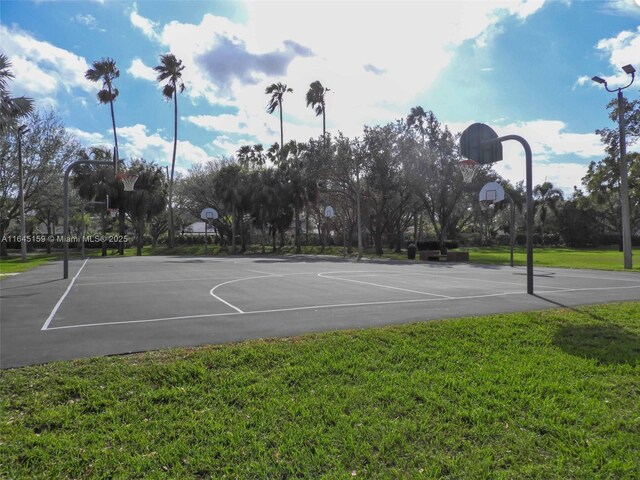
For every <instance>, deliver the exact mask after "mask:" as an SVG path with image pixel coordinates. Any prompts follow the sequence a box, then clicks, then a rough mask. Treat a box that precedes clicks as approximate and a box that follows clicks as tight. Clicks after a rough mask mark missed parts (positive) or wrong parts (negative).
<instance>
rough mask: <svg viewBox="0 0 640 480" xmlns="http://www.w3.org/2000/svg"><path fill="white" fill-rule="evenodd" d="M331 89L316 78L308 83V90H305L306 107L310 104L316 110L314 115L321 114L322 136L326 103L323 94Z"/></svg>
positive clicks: (324, 131)
mask: <svg viewBox="0 0 640 480" xmlns="http://www.w3.org/2000/svg"><path fill="white" fill-rule="evenodd" d="M330 91H331V90H330V89H328V88H326V87H323V86H322V84H321V83H320V82H319V81H318V80H316V81H315V82H312V83H311V84H310V85H309V91H308V92H307V107H309V106H311V108H313V109H314V110H315V112H316V116H320V115H322V136H323V137H324V136H325V135H326V133H327V124H326V104H325V96H326V94H327V92H330Z"/></svg>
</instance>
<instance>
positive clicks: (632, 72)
mask: <svg viewBox="0 0 640 480" xmlns="http://www.w3.org/2000/svg"><path fill="white" fill-rule="evenodd" d="M622 70H624V73H626V74H628V75H635V73H636V69H635V68H633V65H625V66H624V67H622Z"/></svg>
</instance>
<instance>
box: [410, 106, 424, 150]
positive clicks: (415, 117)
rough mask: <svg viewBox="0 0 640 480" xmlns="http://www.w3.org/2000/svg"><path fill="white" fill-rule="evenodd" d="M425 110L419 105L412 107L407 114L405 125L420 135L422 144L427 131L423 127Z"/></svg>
mask: <svg viewBox="0 0 640 480" xmlns="http://www.w3.org/2000/svg"><path fill="white" fill-rule="evenodd" d="M427 116H428V115H427V112H425V111H424V108H422V107H421V106H417V107H412V108H411V112H410V113H409V115H408V116H407V127H409V129H413V130H415V132H417V133H418V135H420V138H421V139H422V144H423V145H424V136H425V135H426V133H427V131H426V128H425V122H426V120H427Z"/></svg>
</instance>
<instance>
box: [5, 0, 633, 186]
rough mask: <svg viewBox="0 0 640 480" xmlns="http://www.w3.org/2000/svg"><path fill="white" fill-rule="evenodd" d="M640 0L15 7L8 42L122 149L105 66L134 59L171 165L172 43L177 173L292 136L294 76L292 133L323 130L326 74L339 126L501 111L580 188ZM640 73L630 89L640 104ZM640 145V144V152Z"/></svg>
mask: <svg viewBox="0 0 640 480" xmlns="http://www.w3.org/2000/svg"><path fill="white" fill-rule="evenodd" d="M638 3H640V0H638V1H636V0H616V1H606V2H605V1H576V0H574V1H561V0H552V1H546V2H545V1H522V0H520V1H518V0H503V1H500V0H491V1H479V0H476V1H473V0H470V1H464V2H463V1H455V0H454V1H442V2H437V1H418V0H414V1H407V2H398V1H395V2H386V1H324V2H318V1H311V0H308V1H307V0H301V1H298V2H292V1H288V2H273V1H257V0H254V1H250V2H239V1H238V2H219V1H216V2H212V1H163V0H158V1H141V0H138V1H137V2H128V1H114V0H103V1H82V2H80V1H78V2H76V1H36V2H30V1H24V0H21V1H6V0H2V1H1V2H0V18H1V26H0V50H1V51H2V52H4V53H6V54H7V55H8V56H9V57H10V59H11V61H12V62H13V65H14V67H13V70H14V73H15V75H16V79H15V81H14V82H13V84H12V85H11V89H12V91H13V93H14V94H16V95H27V96H31V97H33V98H34V99H36V101H37V105H38V106H39V107H42V108H47V107H53V108H55V109H56V110H58V112H59V113H60V115H61V117H62V118H63V120H64V122H65V124H66V125H67V127H68V128H69V129H70V130H71V131H72V132H73V133H74V134H76V135H77V136H78V138H79V139H81V141H82V142H83V143H84V144H86V145H94V144H104V145H110V144H111V142H112V139H113V137H112V133H111V119H110V115H109V109H108V107H107V106H103V105H98V103H97V100H96V97H95V94H96V92H97V90H98V85H96V84H93V83H91V82H88V81H86V80H85V79H84V72H85V71H86V69H87V68H89V66H90V64H91V62H93V61H94V60H98V59H100V58H102V57H112V58H114V59H115V60H116V62H117V65H118V67H119V69H120V72H121V75H120V78H119V79H118V80H117V82H116V86H117V87H118V88H119V90H120V96H119V97H118V99H117V101H116V104H115V111H116V122H117V127H118V139H119V143H120V145H121V156H123V157H125V158H130V157H132V156H135V157H139V156H143V157H144V158H146V159H148V160H154V161H156V162H157V163H159V164H161V165H167V164H168V163H169V162H170V158H171V146H172V140H173V128H172V125H173V123H172V122H173V117H172V116H173V108H172V106H171V104H169V103H167V102H165V101H164V100H163V99H162V96H161V94H160V89H159V86H158V83H157V82H156V81H155V79H154V77H155V74H154V73H153V71H152V70H151V68H152V67H153V66H155V65H157V64H158V63H159V56H160V55H161V54H163V53H168V52H172V53H174V54H175V55H176V56H177V57H178V58H180V59H182V60H183V62H184V64H185V67H186V68H185V71H184V80H185V83H186V87H187V90H186V91H185V92H184V93H183V94H182V95H181V96H180V99H179V101H180V124H179V139H180V143H179V146H178V163H177V166H178V168H179V169H180V170H181V171H186V170H187V169H188V168H189V166H191V165H192V164H193V163H201V162H205V161H207V160H208V159H212V158H216V157H219V156H221V155H231V154H233V152H235V151H236V150H237V149H238V148H239V146H241V145H243V144H247V143H251V144H253V143H258V142H259V143H263V144H265V145H270V144H272V143H274V142H276V141H279V125H278V117H277V114H273V115H269V114H267V112H266V105H267V101H268V97H267V96H266V95H265V94H264V89H265V87H266V86H267V85H269V84H271V83H274V82H279V81H281V82H283V83H286V84H287V85H288V86H289V87H291V88H293V90H294V92H293V93H292V94H289V95H287V96H286V97H285V102H284V112H285V126H284V131H285V141H287V140H290V139H295V140H298V141H305V140H307V139H308V138H309V137H311V136H317V135H319V134H320V133H321V128H322V126H321V119H320V118H318V117H316V116H315V115H314V113H313V111H312V110H311V109H310V108H307V107H306V104H305V93H306V91H307V90H308V87H309V84H310V83H311V82H313V81H315V80H320V81H321V82H322V83H323V85H325V86H326V87H328V88H330V89H331V92H330V93H329V95H328V98H327V129H328V130H329V131H330V132H332V133H334V134H335V133H337V132H338V131H342V132H343V133H344V134H345V135H348V136H351V137H353V136H358V135H360V134H361V132H362V129H363V126H364V125H376V124H384V123H387V122H390V121H393V120H395V119H398V118H401V117H405V116H406V115H407V114H408V112H409V110H410V109H411V107H413V106H416V105H421V106H422V107H423V108H425V109H426V110H433V111H434V113H435V114H436V116H437V117H438V119H439V120H440V121H441V122H443V123H444V124H446V125H448V126H449V128H450V129H451V130H452V131H461V130H463V129H464V128H465V127H466V126H467V125H468V124H470V123H474V122H478V121H480V122H485V123H487V124H489V125H491V126H492V127H493V128H494V129H495V130H496V131H497V132H498V133H499V134H519V135H522V136H523V137H525V138H526V139H527V140H528V141H529V142H530V143H531V146H532V149H533V153H534V162H535V163H534V181H535V182H536V183H540V182H542V181H544V180H545V179H546V180H549V181H551V182H553V183H554V184H555V185H556V186H559V187H561V188H563V189H564V190H565V192H566V193H570V192H571V191H572V190H573V186H574V185H577V186H580V179H581V177H582V176H583V175H584V174H585V172H586V167H587V165H588V164H589V162H590V161H593V160H599V159H600V158H601V157H602V155H603V148H602V145H601V144H600V142H599V138H598V137H597V136H596V135H595V133H594V131H595V130H596V129H597V128H602V127H605V126H609V127H615V124H613V123H611V122H610V120H609V119H608V117H607V113H606V111H605V106H606V104H607V103H608V102H609V101H610V100H611V99H612V98H613V97H614V96H613V94H608V93H606V92H605V91H604V89H603V88H602V87H598V86H597V85H596V84H594V82H592V81H591V80H590V78H591V77H592V76H593V75H599V76H601V77H604V78H607V79H608V80H609V81H610V84H611V85H612V86H616V85H619V84H621V82H623V81H625V80H626V78H625V74H624V73H623V72H622V71H621V69H620V67H622V66H623V65H627V64H633V65H634V66H635V67H636V68H637V69H638V70H640V26H639V25H640V5H638ZM639 88H640V81H638V82H637V83H635V84H634V85H633V86H632V87H631V88H629V89H627V90H625V94H626V95H627V96H628V97H630V98H638V91H639V90H638V89H639ZM636 148H637V146H633V147H631V149H632V150H633V149H636ZM495 169H496V170H497V171H498V172H499V173H500V174H502V175H504V176H505V177H506V178H508V179H509V180H511V181H514V182H515V181H519V180H522V179H523V178H524V160H523V154H522V152H521V148H520V147H519V146H518V145H517V144H514V145H510V144H506V145H505V160H504V161H503V162H500V163H498V164H496V165H495Z"/></svg>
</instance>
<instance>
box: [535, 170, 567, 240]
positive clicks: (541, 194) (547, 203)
mask: <svg viewBox="0 0 640 480" xmlns="http://www.w3.org/2000/svg"><path fill="white" fill-rule="evenodd" d="M533 196H534V198H535V201H534V206H535V208H536V210H538V215H539V218H540V227H541V229H542V244H543V245H544V224H545V222H546V219H547V211H548V210H550V211H551V212H553V213H554V214H555V213H557V210H558V208H557V207H558V202H561V201H562V200H564V196H563V194H562V190H560V189H558V188H555V187H554V186H553V183H551V182H544V183H543V184H542V185H536V187H535V188H534V189H533Z"/></svg>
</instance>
